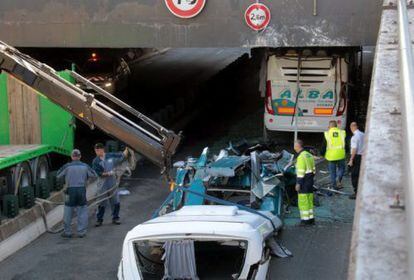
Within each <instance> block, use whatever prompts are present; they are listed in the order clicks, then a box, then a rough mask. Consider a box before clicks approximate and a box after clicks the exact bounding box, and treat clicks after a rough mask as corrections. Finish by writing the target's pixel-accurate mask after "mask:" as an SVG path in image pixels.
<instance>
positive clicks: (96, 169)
mask: <svg viewBox="0 0 414 280" xmlns="http://www.w3.org/2000/svg"><path fill="white" fill-rule="evenodd" d="M92 169H93V171H94V172H95V173H96V175H98V176H105V175H104V169H103V167H102V166H101V165H100V164H99V159H98V158H95V159H94V160H93V162H92Z"/></svg>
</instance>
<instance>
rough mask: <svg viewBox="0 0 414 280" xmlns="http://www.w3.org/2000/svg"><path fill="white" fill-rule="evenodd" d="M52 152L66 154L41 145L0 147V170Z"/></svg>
mask: <svg viewBox="0 0 414 280" xmlns="http://www.w3.org/2000/svg"><path fill="white" fill-rule="evenodd" d="M53 152H56V153H60V154H65V153H66V152H65V150H64V149H62V148H59V147H54V146H51V145H43V144H32V145H0V169H3V168H7V167H10V166H13V165H16V164H18V163H20V162H23V161H27V160H31V159H33V158H37V157H40V156H42V155H47V154H49V153H53Z"/></svg>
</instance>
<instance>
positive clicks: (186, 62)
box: [130, 48, 250, 91]
mask: <svg viewBox="0 0 414 280" xmlns="http://www.w3.org/2000/svg"><path fill="white" fill-rule="evenodd" d="M249 52H250V51H249V49H243V48H225V49H218V48H207V49H206V48H203V49H198V48H190V49H188V48H180V49H168V50H165V51H164V52H163V53H162V54H160V55H157V56H154V57H151V58H149V59H145V60H143V61H140V62H139V63H135V64H132V65H131V66H130V67H131V70H132V71H131V72H132V74H133V77H132V78H133V80H135V81H136V82H138V83H139V84H140V85H141V86H143V87H145V88H151V89H153V90H154V91H156V90H157V89H168V88H171V87H174V86H177V85H183V84H192V85H194V84H200V83H202V82H205V81H206V80H208V79H209V78H211V77H212V76H213V75H215V74H217V73H218V72H219V71H220V70H222V69H224V68H225V67H226V66H227V65H229V64H231V63H232V62H234V61H235V60H237V58H239V57H240V56H242V55H243V54H246V53H249Z"/></svg>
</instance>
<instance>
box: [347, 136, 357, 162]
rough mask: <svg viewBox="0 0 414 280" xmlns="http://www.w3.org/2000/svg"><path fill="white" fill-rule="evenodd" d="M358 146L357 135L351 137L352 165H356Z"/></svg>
mask: <svg viewBox="0 0 414 280" xmlns="http://www.w3.org/2000/svg"><path fill="white" fill-rule="evenodd" d="M357 147H358V143H357V141H356V137H352V138H351V158H350V159H349V162H348V165H349V166H352V165H354V159H355V156H356V154H357Z"/></svg>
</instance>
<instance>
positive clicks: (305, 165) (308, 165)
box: [296, 150, 316, 178]
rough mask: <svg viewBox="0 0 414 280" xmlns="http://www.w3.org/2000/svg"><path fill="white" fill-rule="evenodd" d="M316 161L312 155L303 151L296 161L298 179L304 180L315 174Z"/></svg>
mask: <svg viewBox="0 0 414 280" xmlns="http://www.w3.org/2000/svg"><path fill="white" fill-rule="evenodd" d="M315 173H316V168H315V160H314V159H313V156H312V154H311V153H309V152H307V151H305V150H303V151H302V152H300V154H299V156H298V158H297V160H296V177H298V178H303V177H305V175H306V174H315Z"/></svg>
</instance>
